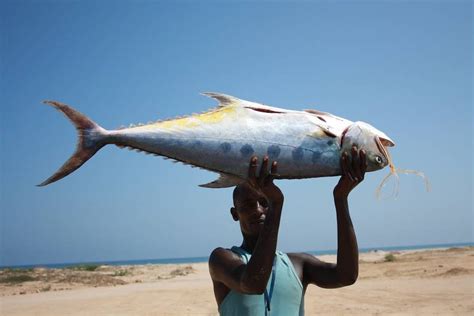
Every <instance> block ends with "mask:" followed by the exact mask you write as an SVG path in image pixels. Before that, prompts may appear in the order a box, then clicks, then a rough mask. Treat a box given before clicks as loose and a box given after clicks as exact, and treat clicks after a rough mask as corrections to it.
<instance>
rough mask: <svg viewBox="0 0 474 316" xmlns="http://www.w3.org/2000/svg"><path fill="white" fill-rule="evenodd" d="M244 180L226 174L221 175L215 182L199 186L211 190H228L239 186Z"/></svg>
mask: <svg viewBox="0 0 474 316" xmlns="http://www.w3.org/2000/svg"><path fill="white" fill-rule="evenodd" d="M244 181H245V180H244V179H242V178H239V177H236V176H233V175H230V174H227V173H221V174H220V176H219V178H218V179H217V180H214V181H212V182H209V183H206V184H200V185H199V186H200V187H202V188H211V189H220V188H230V187H233V186H236V185H238V184H241V183H242V182H244Z"/></svg>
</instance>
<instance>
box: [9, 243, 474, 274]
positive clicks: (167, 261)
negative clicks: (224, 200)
mask: <svg viewBox="0 0 474 316" xmlns="http://www.w3.org/2000/svg"><path fill="white" fill-rule="evenodd" d="M469 246H474V242H465V243H448V244H426V245H412V246H388V247H367V248H359V252H361V253H367V252H372V251H402V250H421V249H440V248H453V247H469ZM304 252H306V253H310V254H313V255H316V256H318V255H335V254H337V250H336V249H331V250H315V251H311V250H310V251H304ZM208 259H209V257H208V256H205V257H183V258H162V259H137V260H116V261H82V262H68V263H47V264H28V265H2V266H0V269H7V268H13V269H31V268H37V267H43V268H56V269H57V268H67V267H73V266H79V265H110V266H124V265H132V266H133V265H145V264H190V263H202V262H207V261H208Z"/></svg>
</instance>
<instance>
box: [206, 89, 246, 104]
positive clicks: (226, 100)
mask: <svg viewBox="0 0 474 316" xmlns="http://www.w3.org/2000/svg"><path fill="white" fill-rule="evenodd" d="M201 94H202V95H205V96H207V97H210V98H213V99H216V100H217V101H219V105H220V106H226V105H231V104H235V103H238V102H239V101H240V99H239V98H236V97H233V96H231V95H227V94H222V93H217V92H203V93H201Z"/></svg>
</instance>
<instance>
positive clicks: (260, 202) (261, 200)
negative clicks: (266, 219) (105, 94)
mask: <svg viewBox="0 0 474 316" xmlns="http://www.w3.org/2000/svg"><path fill="white" fill-rule="evenodd" d="M258 204H260V205H261V206H263V207H268V202H267V200H266V199H259V200H258Z"/></svg>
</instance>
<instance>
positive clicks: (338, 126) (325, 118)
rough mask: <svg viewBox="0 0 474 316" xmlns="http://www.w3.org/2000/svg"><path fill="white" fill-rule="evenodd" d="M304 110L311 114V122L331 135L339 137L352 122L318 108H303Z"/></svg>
mask: <svg viewBox="0 0 474 316" xmlns="http://www.w3.org/2000/svg"><path fill="white" fill-rule="evenodd" d="M304 112H306V113H309V114H311V117H313V122H314V123H315V124H316V125H318V126H319V127H320V128H321V129H322V130H323V131H324V133H325V134H326V135H328V136H331V137H341V136H342V133H343V131H344V130H345V129H346V128H347V127H348V126H349V125H351V124H352V122H351V121H349V120H346V119H344V118H342V117H339V116H336V115H333V114H331V113H327V112H322V111H318V110H304Z"/></svg>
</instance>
